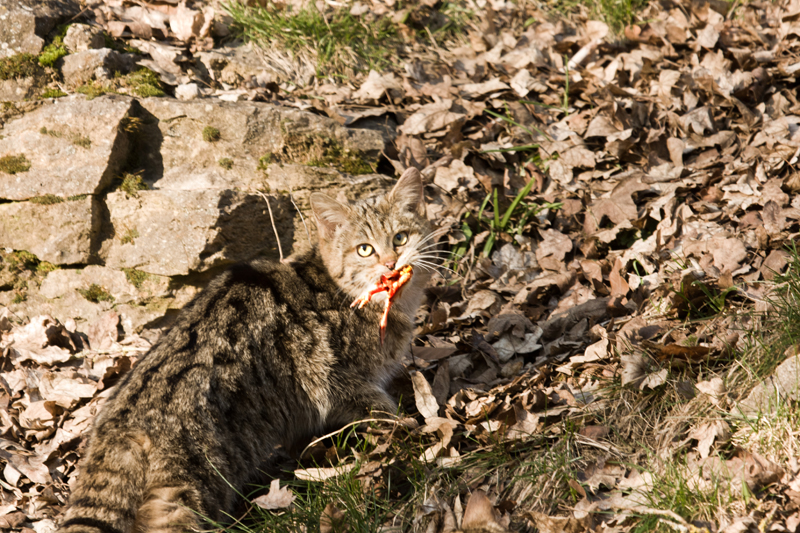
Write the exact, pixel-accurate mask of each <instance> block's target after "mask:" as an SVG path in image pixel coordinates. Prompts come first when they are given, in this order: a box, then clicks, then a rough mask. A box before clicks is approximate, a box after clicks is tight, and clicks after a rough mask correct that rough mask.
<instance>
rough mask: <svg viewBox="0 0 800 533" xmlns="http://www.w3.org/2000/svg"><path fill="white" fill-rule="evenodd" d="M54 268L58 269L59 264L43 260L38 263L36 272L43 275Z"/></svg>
mask: <svg viewBox="0 0 800 533" xmlns="http://www.w3.org/2000/svg"><path fill="white" fill-rule="evenodd" d="M53 270H58V266H56V265H54V264H53V263H48V262H47V261H42V262H41V263H39V264H38V265H36V273H37V274H41V275H43V276H44V275H45V274H48V273H50V272H52V271H53Z"/></svg>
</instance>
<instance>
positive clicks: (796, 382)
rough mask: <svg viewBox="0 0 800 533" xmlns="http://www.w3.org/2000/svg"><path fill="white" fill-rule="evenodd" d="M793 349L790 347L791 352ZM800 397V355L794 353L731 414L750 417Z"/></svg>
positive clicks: (773, 409)
mask: <svg viewBox="0 0 800 533" xmlns="http://www.w3.org/2000/svg"><path fill="white" fill-rule="evenodd" d="M792 351H793V349H790V353H791V352H792ZM798 399H800V355H797V354H796V353H792V354H791V355H790V356H789V357H788V358H787V359H786V360H785V361H784V362H783V363H781V364H780V365H778V368H776V369H775V371H774V372H773V373H772V375H771V376H770V377H768V378H767V379H765V380H764V381H762V382H761V383H759V384H758V385H756V386H755V388H754V389H753V390H752V391H751V392H750V394H749V395H748V396H747V398H745V399H744V400H743V401H741V402H739V404H738V405H737V406H736V407H734V408H733V410H732V411H731V414H733V415H744V416H748V417H754V416H759V415H762V414H766V413H770V412H774V411H775V410H776V409H777V408H778V406H779V403H780V402H790V401H797V400H798Z"/></svg>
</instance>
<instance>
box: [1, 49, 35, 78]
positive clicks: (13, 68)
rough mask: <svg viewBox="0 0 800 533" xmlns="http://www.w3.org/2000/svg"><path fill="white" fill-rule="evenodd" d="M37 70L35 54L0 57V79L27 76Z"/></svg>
mask: <svg viewBox="0 0 800 533" xmlns="http://www.w3.org/2000/svg"><path fill="white" fill-rule="evenodd" d="M37 72H39V68H38V65H37V64H36V56H35V55H32V54H17V55H13V56H11V57H4V58H3V59H0V80H11V79H21V78H29V77H31V76H33V75H34V74H36V73H37Z"/></svg>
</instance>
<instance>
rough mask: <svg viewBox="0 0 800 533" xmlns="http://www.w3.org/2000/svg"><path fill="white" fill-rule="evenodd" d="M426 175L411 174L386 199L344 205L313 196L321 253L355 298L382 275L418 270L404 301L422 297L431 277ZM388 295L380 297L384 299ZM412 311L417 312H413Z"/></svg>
mask: <svg viewBox="0 0 800 533" xmlns="http://www.w3.org/2000/svg"><path fill="white" fill-rule="evenodd" d="M422 193H423V186H422V177H421V176H420V173H419V171H417V170H416V169H413V168H412V169H408V170H406V171H405V172H404V173H403V175H402V176H401V177H400V179H399V180H398V181H397V184H396V185H395V186H394V188H393V189H392V190H391V191H390V192H389V193H388V194H386V195H383V196H376V197H374V198H367V199H364V200H360V201H358V202H356V203H353V204H349V205H344V204H341V203H339V202H337V201H336V200H334V199H332V198H330V197H329V196H326V195H325V194H323V193H314V194H312V195H311V208H312V210H313V212H314V216H315V218H316V220H317V228H318V230H319V250H320V254H321V255H322V259H323V261H324V262H325V266H326V267H327V269H328V272H329V273H330V274H331V276H332V277H333V278H334V280H336V282H337V283H338V284H339V286H340V287H342V289H344V291H345V292H347V293H348V294H349V295H350V296H352V297H353V298H355V297H357V296H359V295H360V294H361V293H363V292H364V291H365V290H367V289H368V288H369V287H370V286H372V285H373V284H374V283H376V282H377V281H378V280H379V279H380V277H381V276H382V275H383V274H387V273H388V272H390V271H392V270H396V269H399V268H401V267H403V266H405V265H407V264H411V265H413V266H414V274H413V276H412V278H411V281H410V282H409V284H408V285H407V286H406V287H405V288H404V289H403V291H402V292H401V294H400V295H399V300H398V301H399V302H402V301H403V300H406V301H409V300H410V299H411V298H414V297H416V299H419V297H420V295H421V291H422V289H423V288H424V286H425V283H426V282H427V280H428V279H429V277H430V276H429V274H428V272H429V271H430V266H429V265H426V264H425V263H422V261H425V262H431V263H433V261H431V259H432V256H433V253H432V250H433V245H434V242H433V239H432V238H431V227H430V224H429V223H428V220H427V219H426V218H425V204H424V200H423V194H422ZM383 298H385V295H383V294H381V295H376V298H375V299H376V300H378V301H380V300H382V299H383ZM412 312H413V311H412Z"/></svg>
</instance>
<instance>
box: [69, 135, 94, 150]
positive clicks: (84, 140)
mask: <svg viewBox="0 0 800 533" xmlns="http://www.w3.org/2000/svg"><path fill="white" fill-rule="evenodd" d="M72 144H74V145H75V146H80V147H81V148H85V149H87V150H88V149H89V147H91V146H92V140H91V139H89V137H84V136H82V135H75V136H74V137H73V138H72Z"/></svg>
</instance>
